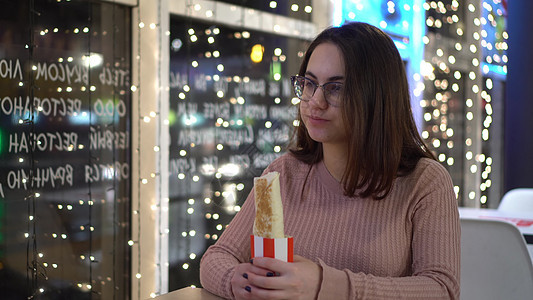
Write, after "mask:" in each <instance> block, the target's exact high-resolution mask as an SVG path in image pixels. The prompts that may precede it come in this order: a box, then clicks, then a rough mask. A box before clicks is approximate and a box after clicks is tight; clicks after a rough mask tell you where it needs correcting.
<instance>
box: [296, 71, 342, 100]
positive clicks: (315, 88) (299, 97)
mask: <svg viewBox="0 0 533 300" xmlns="http://www.w3.org/2000/svg"><path fill="white" fill-rule="evenodd" d="M299 80H303V82H304V83H305V80H307V81H309V82H310V83H311V84H313V88H314V89H313V93H312V94H311V97H313V96H314V95H315V93H316V90H317V89H318V88H321V89H322V93H323V94H324V100H326V102H327V103H328V105H331V106H333V107H339V106H341V103H340V102H332V101H330V100H329V97H328V96H329V95H330V92H329V91H328V90H327V89H325V88H324V87H326V86H327V85H329V84H336V85H340V86H341V87H342V86H343V84H342V83H341V82H336V81H330V82H326V83H324V84H316V83H315V82H314V81H313V80H312V79H311V78H308V77H306V76H300V75H295V76H291V84H292V87H293V91H294V94H295V95H296V97H297V98H298V99H300V100H301V101H304V102H309V101H310V100H311V99H304V98H303V86H300V87H299V86H297V82H298V81H299ZM298 89H301V91H298Z"/></svg>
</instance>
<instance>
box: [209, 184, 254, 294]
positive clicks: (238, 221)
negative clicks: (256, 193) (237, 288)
mask: <svg viewBox="0 0 533 300" xmlns="http://www.w3.org/2000/svg"><path fill="white" fill-rule="evenodd" d="M254 216H255V206H254V198H253V190H252V192H250V194H249V195H248V198H247V199H246V201H245V202H244V205H243V206H242V208H241V210H240V211H239V212H238V213H237V215H235V217H234V218H233V220H232V221H231V222H230V224H229V225H228V227H226V229H225V230H224V232H223V233H222V235H221V236H220V238H219V239H218V241H217V242H216V244H214V245H212V246H210V247H209V248H208V249H207V251H206V252H205V253H204V255H203V256H202V259H201V261H200V282H201V284H202V287H203V288H205V289H206V290H208V291H209V292H211V293H213V294H215V295H218V296H220V297H223V298H226V299H234V298H235V297H234V296H233V292H232V291H231V278H232V277H233V273H234V269H235V266H236V265H238V264H240V263H244V262H248V261H250V234H252V228H253V219H254Z"/></svg>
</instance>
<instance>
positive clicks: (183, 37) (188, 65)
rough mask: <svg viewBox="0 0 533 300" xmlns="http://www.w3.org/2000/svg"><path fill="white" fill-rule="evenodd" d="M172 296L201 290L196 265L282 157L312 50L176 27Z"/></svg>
mask: <svg viewBox="0 0 533 300" xmlns="http://www.w3.org/2000/svg"><path fill="white" fill-rule="evenodd" d="M170 45H171V49H170V77H171V83H170V85H171V88H170V137H171V142H170V184H169V186H170V191H169V195H170V216H169V220H170V224H169V225H170V240H169V246H170V249H169V255H170V257H169V260H170V276H169V282H170V290H174V289H177V288H181V287H185V286H190V285H196V286H199V285H200V283H199V278H198V269H199V261H200V257H201V256H202V254H203V253H204V251H205V250H206V249H207V247H208V246H209V245H211V244H213V243H215V242H216V240H217V238H218V237H219V236H220V235H221V233H222V232H223V230H224V228H225V226H226V225H227V224H228V223H229V222H230V221H231V219H232V218H233V216H234V215H235V214H236V213H237V212H238V211H239V208H240V206H241V205H242V203H243V202H244V200H245V199H246V197H247V196H248V193H249V192H250V190H251V188H252V184H253V177H254V176H259V175H260V174H261V172H262V171H263V169H264V168H265V167H266V166H267V165H268V164H269V163H270V162H271V161H272V160H274V159H275V158H276V157H278V156H280V155H281V154H282V153H283V152H284V151H286V146H287V143H288V141H289V137H290V133H291V131H292V128H293V126H294V119H295V117H296V109H297V107H296V106H295V105H293V104H292V99H293V97H295V96H294V94H293V90H292V88H291V83H290V76H291V75H295V74H297V73H298V70H299V66H300V62H301V59H302V56H303V51H304V50H305V47H306V45H307V42H306V41H303V40H300V39H295V38H287V37H281V36H276V35H271V34H266V33H263V32H256V31H243V30H242V29H236V28H232V27H224V26H215V25H212V24H208V23H201V22H197V21H191V20H190V19H184V18H180V17H172V18H171V35H170Z"/></svg>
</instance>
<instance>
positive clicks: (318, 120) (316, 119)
mask: <svg viewBox="0 0 533 300" xmlns="http://www.w3.org/2000/svg"><path fill="white" fill-rule="evenodd" d="M307 118H308V119H309V122H311V123H312V124H315V125H319V124H324V123H325V122H327V121H328V120H326V119H322V118H320V117H316V116H308V117H307Z"/></svg>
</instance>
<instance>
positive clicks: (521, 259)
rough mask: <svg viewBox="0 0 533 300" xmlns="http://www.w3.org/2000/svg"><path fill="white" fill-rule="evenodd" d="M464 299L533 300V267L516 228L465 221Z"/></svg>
mask: <svg viewBox="0 0 533 300" xmlns="http://www.w3.org/2000/svg"><path fill="white" fill-rule="evenodd" d="M461 299H464V300H477V299H483V300H487V299H488V300H490V299H494V300H501V299H505V300H511V299H533V265H532V263H531V258H530V257H529V253H528V251H527V248H526V243H525V240H524V237H523V236H522V234H521V233H520V231H518V228H516V226H514V225H513V224H511V223H507V222H503V221H496V220H484V219H464V218H462V219H461Z"/></svg>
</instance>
